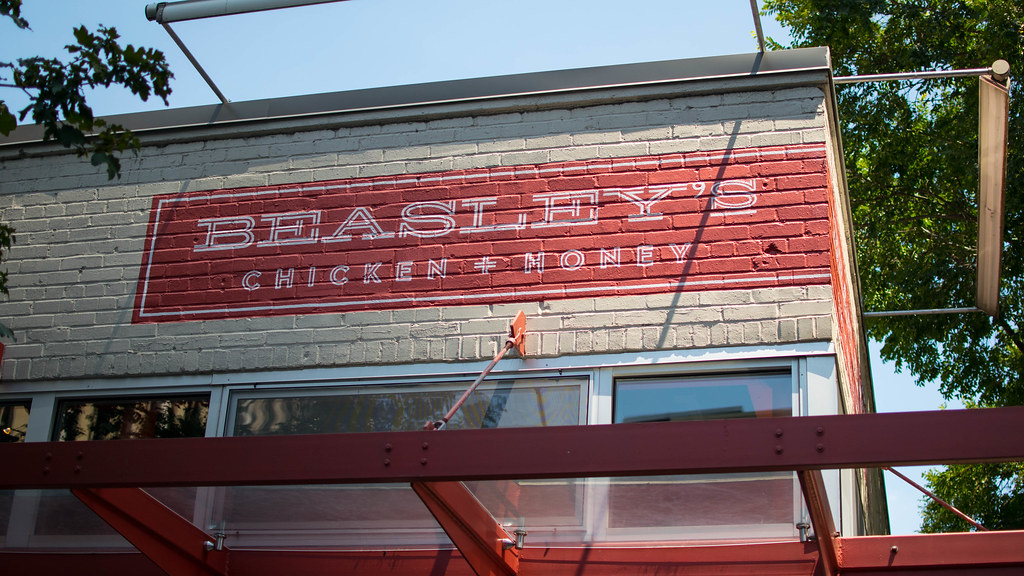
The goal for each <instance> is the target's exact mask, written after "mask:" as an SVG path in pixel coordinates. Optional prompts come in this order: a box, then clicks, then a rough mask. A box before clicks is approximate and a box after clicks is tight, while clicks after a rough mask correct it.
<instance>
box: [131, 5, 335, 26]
mask: <svg viewBox="0 0 1024 576" xmlns="http://www.w3.org/2000/svg"><path fill="white" fill-rule="evenodd" d="M341 1H343V0H182V1H180V2H157V3H155V4H149V5H147V6H146V18H148V19H150V20H152V21H154V22H159V23H160V24H166V23H168V22H182V21H184V20H198V19H200V18H214V17H217V16H230V15H232V14H247V13H249V12H262V11H264V10H277V9H280V8H296V7H298V6H310V5H313V4H329V3H331V2H341Z"/></svg>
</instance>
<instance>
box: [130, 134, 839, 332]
mask: <svg viewBox="0 0 1024 576" xmlns="http://www.w3.org/2000/svg"><path fill="white" fill-rule="evenodd" d="M749 154H750V155H751V156H753V157H754V158H756V159H757V160H758V162H759V163H758V164H757V166H763V165H764V163H766V162H775V163H777V166H776V168H780V167H781V166H782V165H783V164H785V166H786V168H787V169H789V170H792V171H793V172H794V174H787V175H786V176H785V177H788V178H790V181H792V182H794V183H795V182H802V184H800V185H802V186H808V185H812V186H813V185H815V182H817V185H816V187H817V190H818V192H820V191H821V188H823V174H822V166H823V162H822V161H821V160H820V159H818V160H816V159H815V158H816V157H819V158H820V157H821V156H823V149H814V148H802V149H796V148H794V147H788V148H777V149H771V150H765V149H762V150H759V151H750V152H749ZM691 156H692V157H683V156H679V155H676V156H674V157H652V158H635V159H625V160H616V161H595V162H590V163H574V164H572V165H568V164H552V165H543V166H529V167H515V168H500V169H492V170H477V171H470V172H450V173H441V174H426V175H419V176H404V177H390V178H367V179H355V180H348V181H337V182H326V183H317V184H310V185H300V186H291V187H273V188H272V187H264V188H256V189H241V190H222V191H216V192H212V193H211V192H206V193H195V194H190V195H185V196H167V197H158V198H156V199H154V208H153V213H152V218H151V230H150V237H149V242H148V245H147V252H146V256H147V258H146V261H145V262H144V263H143V269H142V273H141V274H140V290H139V298H137V306H136V320H137V321H147V320H149V321H161V320H164V321H165V320H171V319H191V318H197V317H224V316H234V315H239V314H244V315H253V314H255V315H259V314H282V313H299V312H305V311H308V312H322V311H337V310H356V309H373V308H394V307H407V306H417V305H428V304H432V303H468V302H502V301H517V300H539V299H546V298H560V297H570V296H572V295H580V296H585V295H588V294H594V295H601V294H618V293H628V292H641V293H642V292H652V291H665V290H676V289H686V287H685V284H689V285H691V286H693V287H699V286H701V285H704V286H706V287H707V286H722V287H732V286H741V285H765V284H766V283H767V284H778V283H780V282H781V283H793V282H795V281H796V280H797V279H798V278H797V277H798V276H800V277H801V278H803V277H807V278H808V279H811V278H812V277H817V276H815V275H819V276H820V274H821V272H820V270H819V271H813V270H812V271H810V272H808V269H810V268H814V269H818V268H820V266H819V264H820V262H817V263H815V264H814V265H811V266H808V265H807V262H806V255H803V256H802V257H801V258H795V259H794V258H790V259H788V260H787V262H788V263H787V264H785V265H781V266H776V268H777V269H776V270H768V269H767V268H770V266H768V267H766V266H764V265H762V266H761V267H760V269H758V266H756V265H755V263H754V257H755V256H759V255H763V252H764V251H765V249H767V246H768V244H771V249H770V250H769V252H772V254H774V255H776V256H773V257H775V258H776V260H781V259H780V258H778V256H777V255H778V254H780V253H781V252H783V251H784V250H783V249H781V248H780V246H785V245H786V242H785V241H784V240H785V236H786V235H794V234H796V235H799V236H805V235H807V232H808V231H807V230H805V229H804V228H803V227H794V226H789V227H781V228H780V223H779V219H778V208H777V206H776V205H780V203H782V204H781V205H783V206H785V205H797V206H799V205H806V202H805V198H804V195H803V194H802V193H798V194H796V195H794V194H793V193H791V192H790V193H787V191H785V190H780V189H779V186H778V183H779V182H781V181H783V180H780V179H779V178H764V177H755V176H752V174H756V173H758V172H759V171H758V170H751V169H750V167H749V166H744V165H742V164H739V163H738V162H737V156H740V157H741V156H742V153H741V152H735V151H734V152H728V153H721V155H720V156H718V157H717V160H718V164H719V165H717V166H716V165H715V162H714V160H715V159H716V158H715V156H713V155H708V154H702V155H691ZM794 157H800V158H801V160H800V161H794V160H793V158H794ZM701 162H703V164H704V166H703V167H695V168H689V167H688V166H687V165H688V164H689V163H692V164H695V165H698V164H700V163H701ZM673 163H674V164H675V166H673ZM651 164H654V165H655V166H657V168H658V169H656V170H652V169H651V168H650V165H651ZM624 166H625V168H624ZM765 172H768V173H771V172H772V171H771V170H766V171H765ZM744 173H746V174H744ZM808 173H810V175H812V177H811V178H810V179H807V178H804V179H803V180H793V177H794V176H798V175H801V174H804V175H807V174H808ZM722 175H741V176H742V175H746V176H747V177H736V178H724V177H720V176H722ZM716 176H719V177H718V178H715V177H716ZM709 177H710V178H709ZM818 197H819V202H818V203H817V204H818V205H819V208H823V207H824V197H823V195H822V194H818ZM729 218H732V219H733V220H734V221H735V222H730V221H728V220H729ZM816 218H825V211H824V210H823V209H821V210H818V212H817V216H816ZM736 219H739V220H736ZM709 228H717V229H718V232H716V233H715V234H709V232H708V231H709ZM730 228H735V229H734V230H731V232H730V230H729V229H730ZM723 231H724V235H723V233H722V232H723ZM730 234H731V236H733V237H730ZM773 234H774V235H777V236H779V237H778V241H776V242H772V235H773ZM811 236H820V237H821V238H819V240H820V242H819V244H820V246H819V247H820V248H821V250H820V251H821V252H826V251H827V242H826V241H825V240H824V236H825V235H824V234H823V233H821V232H820V231H818V232H814V233H813V234H811ZM755 237H756V238H755ZM723 242H724V243H725V244H729V245H734V246H736V247H737V249H736V250H732V252H734V253H735V255H737V256H740V258H739V259H736V258H728V259H723V258H717V259H714V262H717V264H712V260H711V259H709V258H708V257H709V256H711V255H712V252H717V253H718V254H728V253H729V252H730V250H725V249H716V250H714V251H712V250H711V249H710V246H711V245H712V244H714V243H719V244H721V243H723ZM730 242H731V244H730ZM701 247H703V248H701ZM702 260H703V261H702ZM819 260H820V258H819ZM798 261H799V262H798ZM659 267H664V268H666V269H665V270H661V271H655V269H656V268H659ZM554 272H558V273H559V274H557V275H554V274H553V273H554ZM808 274H810V275H809V276H808Z"/></svg>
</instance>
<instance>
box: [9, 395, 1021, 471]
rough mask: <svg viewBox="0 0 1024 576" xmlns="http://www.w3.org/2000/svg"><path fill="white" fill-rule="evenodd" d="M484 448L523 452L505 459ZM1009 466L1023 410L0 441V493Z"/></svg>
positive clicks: (1017, 452) (1017, 451)
mask: <svg viewBox="0 0 1024 576" xmlns="http://www.w3.org/2000/svg"><path fill="white" fill-rule="evenodd" d="M993 438H998V439H999V441H998V442H993V441H992V439H993ZM673 439H686V440H685V441H682V440H680V441H673ZM494 446H529V447H530V450H529V451H523V452H521V453H520V454H519V455H517V456H516V457H512V458H510V457H508V455H507V454H497V453H495V452H494V450H493V447H494ZM323 454H339V455H343V456H344V457H339V458H323V457H322V455H323ZM466 454H474V455H475V456H474V457H473V458H467V457H466ZM1019 460H1024V407H1010V408H990V409H977V410H943V411H935V412H912V413H892V414H861V415H848V416H813V417H812V416H808V417H801V418H764V419H755V418H750V419H736V420H709V421H702V422H658V423H649V424H613V425H603V426H566V427H546V428H505V429H488V430H459V431H448V432H446V433H444V434H438V433H437V432H429V431H415V432H388V433H364V434H324V435H309V436H302V435H297V436H264V437H238V438H185V439H160V440H131V441H125V442H24V443H12V444H2V445H0V461H3V462H4V465H5V473H4V474H3V475H0V488H74V487H92V486H115V487H116V486H139V487H147V486H217V485H245V484H249V485H255V484H260V485H282V484H291V485H297V484H334V483H352V482H412V481H416V480H420V481H468V480H495V479H507V478H566V477H592V476H636V475H657V474H679V473H731V472H755V471H779V470H812V469H834V468H872V467H882V466H898V465H917V464H933V463H945V464H952V463H971V462H983V461H990V462H1004V461H1019Z"/></svg>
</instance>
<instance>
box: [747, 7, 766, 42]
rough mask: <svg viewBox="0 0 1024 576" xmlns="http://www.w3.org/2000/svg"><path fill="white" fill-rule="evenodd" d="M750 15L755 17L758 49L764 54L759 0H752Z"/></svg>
mask: <svg viewBox="0 0 1024 576" xmlns="http://www.w3.org/2000/svg"><path fill="white" fill-rule="evenodd" d="M750 13H751V14H753V16H754V31H755V32H757V48H758V51H759V52H764V31H762V30H761V11H760V10H758V9H757V0H750Z"/></svg>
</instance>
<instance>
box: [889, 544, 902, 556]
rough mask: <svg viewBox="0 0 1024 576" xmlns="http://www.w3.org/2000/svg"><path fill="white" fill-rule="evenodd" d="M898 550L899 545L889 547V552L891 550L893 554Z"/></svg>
mask: <svg viewBox="0 0 1024 576" xmlns="http://www.w3.org/2000/svg"><path fill="white" fill-rule="evenodd" d="M899 551H900V547H899V546H893V547H892V548H889V552H891V553H893V554H895V553H897V552H899Z"/></svg>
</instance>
